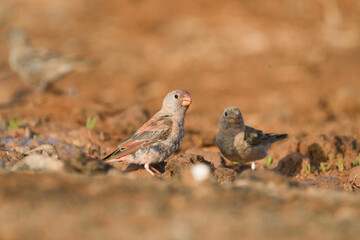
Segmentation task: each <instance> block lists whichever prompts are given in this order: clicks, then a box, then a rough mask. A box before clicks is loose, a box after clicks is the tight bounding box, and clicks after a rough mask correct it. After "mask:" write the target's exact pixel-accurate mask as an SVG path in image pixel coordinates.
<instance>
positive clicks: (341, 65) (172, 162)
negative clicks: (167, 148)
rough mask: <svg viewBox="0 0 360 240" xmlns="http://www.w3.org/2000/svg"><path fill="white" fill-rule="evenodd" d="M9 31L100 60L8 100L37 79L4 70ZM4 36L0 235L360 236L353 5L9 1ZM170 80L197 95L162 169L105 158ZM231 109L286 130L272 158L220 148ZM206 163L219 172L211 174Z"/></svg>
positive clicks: (280, 0) (326, 0) (358, 70)
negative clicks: (248, 157) (196, 173)
mask: <svg viewBox="0 0 360 240" xmlns="http://www.w3.org/2000/svg"><path fill="white" fill-rule="evenodd" d="M12 28H22V29H24V30H26V31H27V33H28V34H29V36H30V38H31V41H32V43H33V45H35V46H41V47H44V48H48V49H51V50H54V51H57V52H61V53H64V54H67V55H69V56H72V57H77V58H84V59H89V60H91V61H93V62H94V63H95V64H94V66H92V67H91V68H90V69H88V70H87V71H81V72H73V73H71V74H69V75H67V76H65V77H63V78H61V79H59V80H58V81H57V82H55V84H54V89H56V90H57V91H48V92H43V93H36V92H33V93H31V94H28V95H25V96H24V97H23V98H22V99H21V100H20V101H17V102H15V103H14V104H11V105H9V104H8V103H9V102H11V101H12V99H13V96H14V95H15V94H16V93H18V92H19V91H21V90H23V89H25V88H28V89H31V88H33V87H34V86H33V85H31V84H28V83H24V82H23V81H21V79H20V77H19V76H18V75H17V74H16V73H14V72H12V71H11V70H10V68H9V64H8V51H9V50H8V44H7V41H6V33H7V31H8V30H10V29H12ZM0 43H1V44H0V86H1V87H0V116H1V118H0V149H1V150H0V179H1V180H0V223H1V224H0V239H184V240H186V239H220V238H221V239H239V238H243V239H316V238H317V239H356V238H357V237H358V236H359V234H360V228H359V224H360V196H359V195H358V194H359V188H360V177H359V175H360V166H359V165H360V143H359V139H360V67H359V66H360V4H359V1H356V0H344V1H336V0H316V1H285V0H274V1H271V3H270V2H264V1H254V0H251V1H250V0H249V1H234V0H230V1H211V0H197V1H181V2H175V1H161V0H127V1H117V0H108V1H100V0H76V1H63V0H2V1H0ZM174 89H185V90H187V91H188V92H189V93H190V94H191V97H192V99H193V103H192V104H191V106H190V108H189V110H188V112H187V116H186V120H185V137H184V139H183V142H182V143H181V145H180V148H179V150H178V151H177V152H176V153H175V154H173V155H172V156H171V157H170V158H168V159H167V160H166V162H165V163H162V164H158V165H157V166H155V167H156V168H157V169H158V170H159V171H160V172H161V173H162V174H161V175H160V176H158V177H152V176H150V175H149V174H148V173H147V172H146V171H145V170H144V168H143V167H142V166H133V165H130V166H128V165H127V164H123V163H119V164H114V165H113V166H109V165H104V164H103V163H102V162H101V161H99V160H98V159H99V158H100V157H102V156H104V155H105V154H106V153H109V152H110V151H112V150H114V148H115V147H116V146H117V145H118V144H119V143H120V142H121V141H122V140H124V139H125V138H127V137H128V136H129V135H131V134H132V133H133V132H134V131H135V130H136V129H137V128H138V127H140V126H141V125H142V124H143V123H144V122H145V121H146V120H147V119H148V118H149V117H151V116H152V115H153V114H154V113H155V112H156V111H158V110H159V109H160V107H161V103H162V99H163V98H164V96H165V95H166V94H167V93H168V92H169V91H171V90H174ZM59 92H61V93H59ZM228 106H237V107H239V108H240V109H241V111H242V114H243V117H244V120H245V123H246V124H247V125H250V126H252V127H255V128H258V129H261V130H263V131H264V132H272V133H287V134H289V137H288V138H287V139H285V140H283V141H280V142H278V143H276V144H274V145H273V146H272V148H271V149H270V151H269V155H270V156H271V157H272V159H273V162H272V163H271V164H270V163H269V161H268V162H265V160H260V161H257V164H256V170H255V171H252V170H251V169H250V165H245V166H235V165H234V163H232V162H231V161H229V160H227V159H225V158H224V157H222V156H221V155H220V153H219V150H218V148H217V147H216V146H215V136H216V133H217V131H218V120H219V117H220V116H221V114H222V112H223V109H224V108H225V107H228ZM91 118H97V119H98V121H97V122H96V124H95V127H94V128H93V129H89V128H87V127H86V122H87V120H88V119H91ZM16 119H17V120H16ZM44 144H53V145H54V146H55V147H56V150H57V152H58V155H59V157H60V161H59V160H56V161H55V160H54V161H55V162H54V161H50V160H49V161H50V162H51V167H44V166H42V167H40V168H43V169H44V168H47V170H46V171H41V170H39V169H34V168H32V167H31V166H29V163H26V162H25V159H24V155H23V153H24V152H26V151H28V150H29V149H33V148H36V147H38V146H51V145H44ZM45 155H46V154H45ZM54 155H55V154H54V153H53V154H50V156H46V157H47V159H51V160H53V157H54ZM41 156H44V155H41ZM56 156H57V155H56ZM29 161H30V160H29ZM198 163H202V164H205V165H207V166H209V168H210V170H211V174H210V178H209V179H207V180H205V181H203V182H198V181H196V180H195V179H194V177H193V176H192V174H191V171H190V169H192V167H193V165H195V164H198ZM341 163H343V166H342V164H341ZM49 166H50V165H49Z"/></svg>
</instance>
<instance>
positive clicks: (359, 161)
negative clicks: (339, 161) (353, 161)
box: [358, 155, 360, 165]
mask: <svg viewBox="0 0 360 240" xmlns="http://www.w3.org/2000/svg"><path fill="white" fill-rule="evenodd" d="M358 163H359V165H360V155H359V160H358Z"/></svg>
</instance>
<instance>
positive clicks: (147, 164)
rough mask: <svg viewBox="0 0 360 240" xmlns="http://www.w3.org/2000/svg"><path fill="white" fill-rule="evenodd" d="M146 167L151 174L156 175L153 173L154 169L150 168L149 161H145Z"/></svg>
mask: <svg viewBox="0 0 360 240" xmlns="http://www.w3.org/2000/svg"><path fill="white" fill-rule="evenodd" d="M144 168H145V169H146V171H148V172H149V173H150V174H151V175H153V176H155V174H154V173H153V171H151V170H150V164H149V163H145V164H144Z"/></svg>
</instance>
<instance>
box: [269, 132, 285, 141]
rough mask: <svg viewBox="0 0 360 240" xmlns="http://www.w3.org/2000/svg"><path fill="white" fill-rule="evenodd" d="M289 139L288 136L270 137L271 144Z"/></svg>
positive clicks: (277, 135) (276, 135) (272, 135)
mask: <svg viewBox="0 0 360 240" xmlns="http://www.w3.org/2000/svg"><path fill="white" fill-rule="evenodd" d="M287 137H288V135H287V134H271V135H270V143H274V142H277V141H280V140H283V139H285V138H287Z"/></svg>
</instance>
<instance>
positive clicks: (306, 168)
mask: <svg viewBox="0 0 360 240" xmlns="http://www.w3.org/2000/svg"><path fill="white" fill-rule="evenodd" d="M305 171H306V172H307V173H311V165H310V163H309V164H308V165H307V166H306V167H305Z"/></svg>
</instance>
